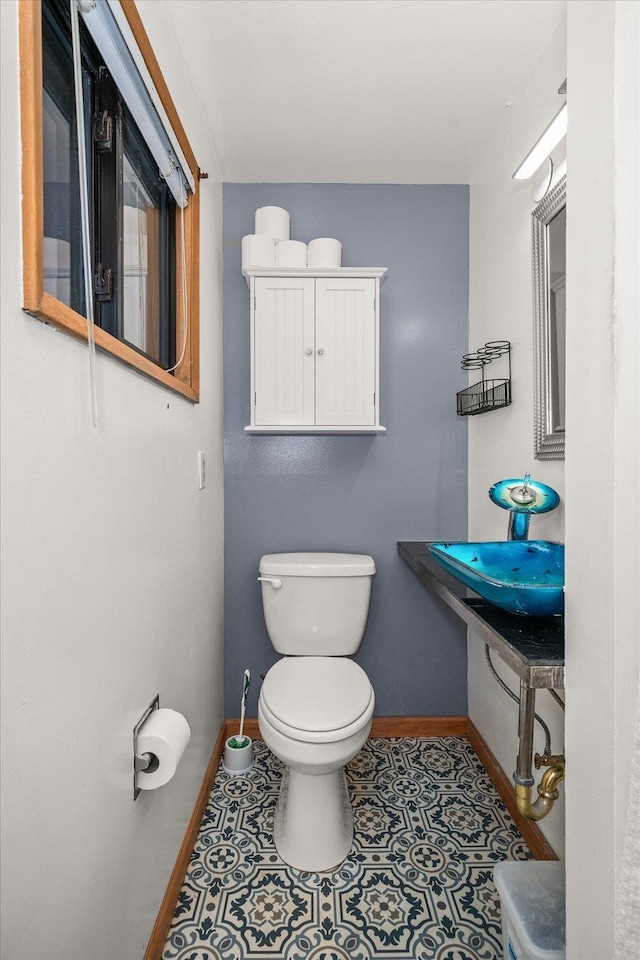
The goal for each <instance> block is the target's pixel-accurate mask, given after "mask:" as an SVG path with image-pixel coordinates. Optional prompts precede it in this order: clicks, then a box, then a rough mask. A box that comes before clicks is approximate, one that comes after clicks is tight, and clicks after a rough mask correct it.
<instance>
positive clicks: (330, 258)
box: [307, 237, 342, 267]
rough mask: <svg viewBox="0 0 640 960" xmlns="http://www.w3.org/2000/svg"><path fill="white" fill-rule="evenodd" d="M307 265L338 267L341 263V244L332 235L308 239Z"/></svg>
mask: <svg viewBox="0 0 640 960" xmlns="http://www.w3.org/2000/svg"><path fill="white" fill-rule="evenodd" d="M307 265H308V266H310V267H339V266H341V265H342V244H341V243H340V241H339V240H334V238H333V237H317V238H316V239H315V240H310V241H309V247H308V251H307Z"/></svg>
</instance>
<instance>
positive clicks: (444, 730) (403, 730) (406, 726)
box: [369, 717, 467, 738]
mask: <svg viewBox="0 0 640 960" xmlns="http://www.w3.org/2000/svg"><path fill="white" fill-rule="evenodd" d="M466 733H467V718H466V717H374V718H373V723H372V724H371V733H370V734H369V736H371V737H389V738H391V737H464V736H466Z"/></svg>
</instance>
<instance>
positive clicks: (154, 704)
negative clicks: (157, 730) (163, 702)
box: [133, 693, 160, 800]
mask: <svg viewBox="0 0 640 960" xmlns="http://www.w3.org/2000/svg"><path fill="white" fill-rule="evenodd" d="M159 708H160V694H159V693H156V695H155V697H154V698H153V700H152V701H151V703H150V704H149V706H148V707H147V709H146V710H145V712H144V713H143V714H142V716H141V717H140V719H139V720H138V722H137V723H136V725H135V727H134V728H133V799H134V800H137V799H138V794H139V793H140V787H139V786H138V773H139V772H140V771H142V770H144V771H145V772H146V773H153V772H154V770H157V769H158V758H157V757H156V755H155V754H154V753H138V733H139V732H140V728H141V727H142V724H143V723H144V722H145V720H146V719H147V717H148V716H149V714H151V713H152V712H153V711H154V710H158V709H159Z"/></svg>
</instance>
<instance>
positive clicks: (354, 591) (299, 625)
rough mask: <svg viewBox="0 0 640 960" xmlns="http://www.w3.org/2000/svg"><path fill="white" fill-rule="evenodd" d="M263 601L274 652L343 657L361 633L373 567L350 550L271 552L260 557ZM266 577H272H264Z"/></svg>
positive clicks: (363, 626) (355, 646) (367, 610)
mask: <svg viewBox="0 0 640 960" xmlns="http://www.w3.org/2000/svg"><path fill="white" fill-rule="evenodd" d="M259 569H260V577H261V578H265V579H262V606H263V610H264V619H265V623H266V625H267V630H268V632H269V637H270V639H271V643H272V644H273V646H274V648H275V649H276V650H277V651H278V653H282V654H285V655H288V656H299V657H346V656H348V655H349V654H351V653H355V652H356V650H357V649H358V647H359V646H360V641H361V640H362V637H363V635H364V628H365V626H366V623H367V614H368V612H369V598H370V596H371V578H372V577H373V575H374V573H375V572H376V566H375V563H374V562H373V560H372V558H371V557H367V556H363V555H361V554H352V553H270V554H267V555H265V556H264V557H263V558H262V559H261V561H260V568H259ZM268 578H271V579H268Z"/></svg>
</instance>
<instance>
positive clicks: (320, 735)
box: [260, 657, 375, 743]
mask: <svg viewBox="0 0 640 960" xmlns="http://www.w3.org/2000/svg"><path fill="white" fill-rule="evenodd" d="M374 703H375V698H374V693H373V688H372V686H371V683H370V682H369V678H368V677H367V675H366V673H365V672H364V670H363V669H362V668H361V667H359V666H358V664H357V663H355V662H354V661H353V660H349V659H347V658H346V657H285V658H284V659H282V660H279V661H278V663H276V664H274V666H273V667H271V669H270V670H269V672H268V673H267V675H266V677H265V679H264V683H263V685H262V690H261V692H260V706H261V710H262V712H263V714H264V717H265V719H266V720H267V721H268V722H269V723H271V725H272V726H273V727H274V728H275V729H276V730H278V731H279V732H280V733H282V734H284V735H285V736H287V737H290V738H291V739H293V740H301V741H307V742H309V743H332V742H335V741H337V740H343V739H345V738H347V737H349V736H351V735H352V734H353V733H355V732H357V731H358V730H360V729H361V728H362V726H363V725H364V724H365V723H368V722H369V720H370V719H371V716H372V715H373V707H374Z"/></svg>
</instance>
